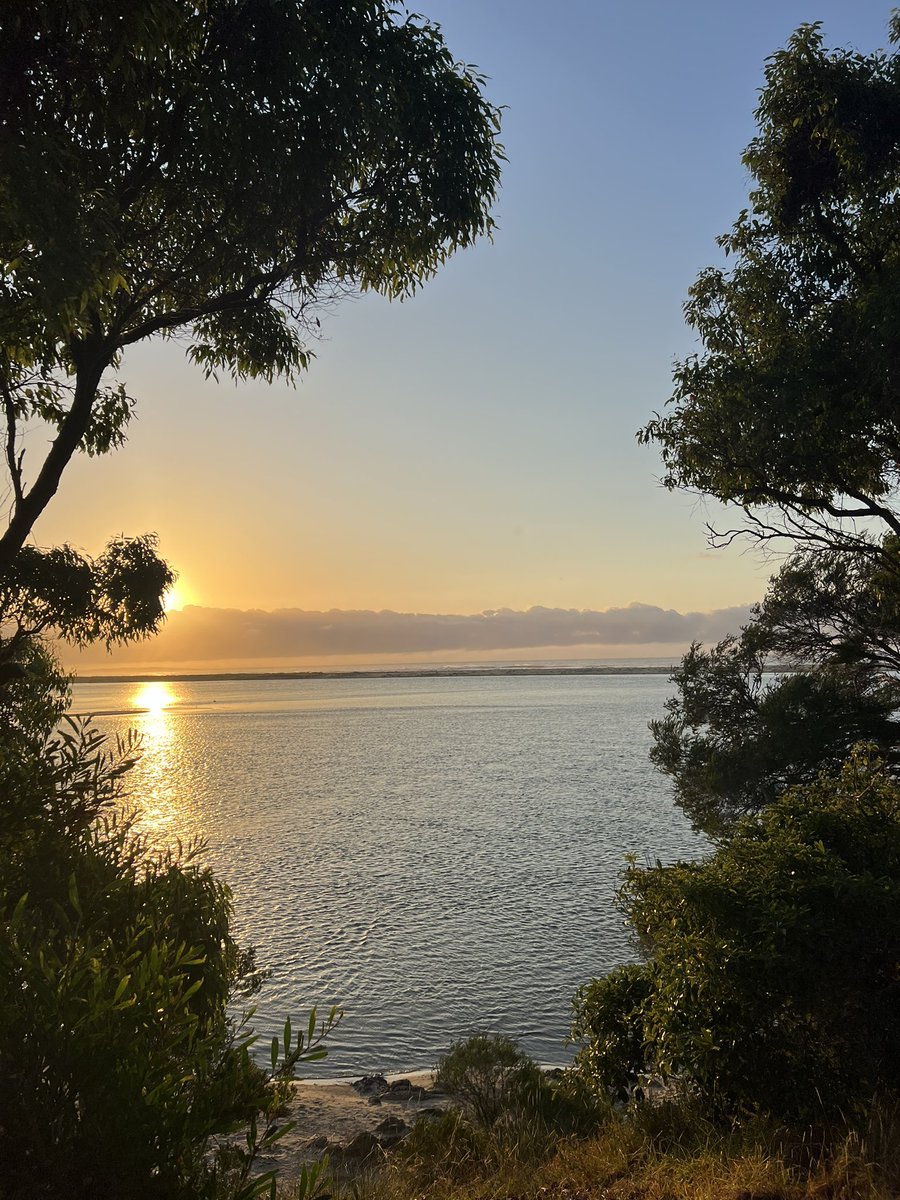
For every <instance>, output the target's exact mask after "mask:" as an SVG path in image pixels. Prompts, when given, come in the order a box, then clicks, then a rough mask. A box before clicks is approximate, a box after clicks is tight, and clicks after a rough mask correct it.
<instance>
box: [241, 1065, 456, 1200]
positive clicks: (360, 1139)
mask: <svg viewBox="0 0 900 1200" xmlns="http://www.w3.org/2000/svg"><path fill="white" fill-rule="evenodd" d="M369 1078H370V1079H371V1080H372V1082H371V1083H370V1084H369V1085H368V1086H365V1085H363V1086H362V1087H361V1086H360V1081H354V1083H321V1082H312V1081H303V1080H301V1081H299V1082H297V1083H296V1084H295V1085H294V1097H293V1100H292V1101H291V1104H290V1110H289V1112H288V1115H287V1117H286V1118H285V1119H286V1120H289V1121H295V1122H296V1124H295V1126H294V1128H293V1129H292V1130H291V1132H290V1133H288V1134H286V1135H285V1136H284V1137H283V1138H281V1139H280V1140H279V1141H278V1142H276V1143H275V1145H274V1146H273V1147H272V1150H271V1152H270V1153H269V1154H268V1155H266V1156H265V1157H264V1158H262V1157H261V1158H260V1159H259V1161H258V1168H259V1169H260V1170H266V1171H267V1170H271V1169H273V1168H275V1169H277V1170H278V1171H279V1172H281V1173H282V1174H283V1176H284V1177H286V1178H289V1177H290V1175H291V1174H292V1173H294V1172H295V1171H298V1170H299V1169H300V1167H301V1166H302V1164H303V1163H305V1162H312V1161H315V1160H316V1159H319V1158H321V1157H322V1155H323V1154H328V1156H329V1159H330V1161H331V1163H332V1165H333V1166H334V1167H336V1168H338V1169H340V1167H341V1166H342V1165H343V1166H344V1167H346V1168H347V1169H353V1168H356V1167H358V1166H359V1165H360V1164H361V1163H362V1162H364V1161H366V1160H367V1159H369V1158H370V1157H374V1156H377V1155H378V1154H380V1153H383V1150H384V1149H385V1148H389V1147H390V1146H391V1145H392V1144H395V1143H396V1142H397V1141H399V1140H400V1139H401V1138H402V1137H403V1135H404V1134H405V1133H406V1132H407V1130H408V1129H409V1128H410V1127H411V1126H412V1125H414V1124H415V1122H416V1121H417V1120H422V1119H426V1120H427V1119H428V1118H429V1117H435V1116H439V1115H440V1113H441V1112H442V1111H443V1110H444V1109H446V1108H447V1107H449V1103H450V1101H449V1099H448V1097H447V1096H446V1095H444V1094H442V1093H440V1092H438V1091H436V1090H435V1088H434V1079H433V1076H432V1073H431V1072H430V1071H420V1072H417V1073H413V1074H408V1075H388V1076H386V1077H384V1076H381V1077H379V1076H373V1077H369ZM381 1079H383V1080H384V1085H385V1086H383V1085H382V1084H381V1082H380V1080H381Z"/></svg>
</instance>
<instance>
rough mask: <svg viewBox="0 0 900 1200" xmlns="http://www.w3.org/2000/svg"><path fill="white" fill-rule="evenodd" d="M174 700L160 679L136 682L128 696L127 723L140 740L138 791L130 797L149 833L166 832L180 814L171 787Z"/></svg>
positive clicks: (175, 744)
mask: <svg viewBox="0 0 900 1200" xmlns="http://www.w3.org/2000/svg"><path fill="white" fill-rule="evenodd" d="M178 702H179V696H178V693H177V692H176V691H175V689H174V688H173V687H172V685H171V684H169V683H165V682H163V681H161V680H152V681H149V682H147V683H142V684H140V686H139V687H138V688H137V689H136V690H135V692H134V693H133V695H132V696H131V705H132V708H133V709H134V717H133V720H132V722H131V723H132V725H133V727H134V729H135V731H136V732H137V733H138V735H139V737H140V740H141V762H140V769H139V772H138V777H137V779H136V781H135V782H138V781H139V790H138V791H137V792H136V793H135V794H134V795H133V797H132V798H133V800H134V801H135V803H136V805H137V807H138V809H139V810H140V813H141V819H140V824H141V825H142V826H143V827H144V829H145V830H146V831H147V832H149V833H152V834H159V835H165V834H170V833H171V832H172V829H173V823H174V827H175V828H177V822H178V819H179V817H180V816H181V815H183V814H180V813H179V807H180V806H179V803H178V795H177V789H176V787H175V786H174V777H175V775H176V774H177V772H176V760H177V757H178V750H179V739H178V731H177V728H176V722H175V720H174V713H173V711H172V709H173V706H175V705H177V704H178Z"/></svg>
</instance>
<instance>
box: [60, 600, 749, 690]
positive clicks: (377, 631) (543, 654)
mask: <svg viewBox="0 0 900 1200" xmlns="http://www.w3.org/2000/svg"><path fill="white" fill-rule="evenodd" d="M749 616H750V606H749V605H741V606H734V607H731V608H726V609H716V610H712V611H710V612H688V613H680V612H677V611H676V610H674V609H663V608H660V607H659V606H656V605H649V604H640V603H633V604H630V605H627V606H625V607H623V608H610V609H606V610H603V611H597V610H591V609H561V608H546V607H541V606H533V607H531V608H529V609H525V610H516V609H509V608H502V609H492V610H487V611H485V612H480V613H471V614H452V613H409V612H408V613H400V612H394V611H391V610H381V611H377V612H376V611H374V610H359V609H357V610H340V609H330V610H327V611H316V610H305V609H299V608H291V609H276V610H271V611H266V610H262V609H223V608H212V607H208V606H202V605H187V606H186V607H184V608H183V609H180V610H177V611H172V612H170V613H169V614H168V616H167V619H166V623H165V625H164V627H163V629H162V631H161V632H160V633H159V634H158V635H157V636H156V637H155V638H151V639H148V640H146V641H143V642H138V643H133V644H131V645H128V646H123V647H118V648H115V649H113V650H112V651H107V650H106V649H105V648H104V647H103V646H102V645H97V644H95V645H92V646H88V647H86V648H85V649H84V650H82V651H80V652H79V651H76V650H73V649H72V648H71V647H67V646H60V657H61V659H62V661H63V664H64V666H65V667H66V668H67V669H74V670H77V671H80V672H82V673H88V674H89V673H97V674H102V673H104V672H106V673H115V672H123V671H127V672H130V673H133V672H134V671H136V670H140V669H143V668H148V669H153V670H154V671H159V670H166V671H185V672H191V673H194V672H197V671H202V672H215V671H283V670H295V669H296V670H302V669H326V670H327V669H333V668H342V669H343V668H347V667H355V666H358V667H360V668H366V667H371V668H379V667H380V668H384V667H386V666H390V665H391V664H396V665H398V666H402V665H413V664H421V665H440V664H446V665H452V664H460V663H479V662H481V663H501V662H509V661H511V660H513V659H517V658H521V659H525V660H526V661H533V662H541V661H584V660H598V661H599V660H603V661H607V660H610V659H628V658H651V659H652V658H677V657H678V656H679V655H680V654H681V653H683V652H684V650H685V649H686V648H687V646H688V645H689V644H690V643H691V642H692V641H704V642H715V641H719V640H720V639H721V638H723V637H725V636H727V635H728V634H731V633H737V632H738V631H739V629H740V627H741V625H743V624H744V623H745V622H746V621H747V620H748V619H749Z"/></svg>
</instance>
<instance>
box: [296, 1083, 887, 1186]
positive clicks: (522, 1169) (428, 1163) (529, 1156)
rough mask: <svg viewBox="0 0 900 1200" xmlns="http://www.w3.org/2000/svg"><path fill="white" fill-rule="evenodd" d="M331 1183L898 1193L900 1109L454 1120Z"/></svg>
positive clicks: (674, 1110) (673, 1111)
mask: <svg viewBox="0 0 900 1200" xmlns="http://www.w3.org/2000/svg"><path fill="white" fill-rule="evenodd" d="M826 1145H827V1147H828V1148H827V1149H825V1148H823V1147H825V1146H826ZM329 1190H330V1194H331V1195H332V1196H334V1197H335V1200H897V1198H898V1197H900V1108H898V1107H897V1106H896V1105H892V1106H882V1107H880V1108H877V1109H874V1110H873V1112H872V1113H871V1114H870V1117H869V1119H868V1120H867V1121H866V1122H865V1123H864V1124H863V1125H862V1126H861V1128H860V1129H859V1130H857V1131H855V1132H849V1133H847V1132H844V1133H842V1134H841V1133H838V1132H836V1131H830V1132H828V1131H822V1130H819V1131H817V1132H816V1133H815V1134H813V1133H808V1134H806V1135H786V1134H785V1133H784V1132H781V1133H779V1132H777V1131H773V1130H771V1129H768V1128H766V1127H764V1126H755V1127H751V1128H741V1129H733V1130H730V1131H728V1132H726V1133H722V1132H721V1131H716V1130H714V1129H713V1127H712V1126H709V1125H708V1124H706V1123H704V1122H703V1121H701V1120H698V1119H697V1118H695V1117H693V1116H692V1115H691V1114H690V1113H686V1112H685V1111H684V1110H683V1109H682V1110H680V1109H678V1108H676V1107H675V1106H670V1107H669V1109H668V1110H667V1111H662V1112H661V1111H659V1110H656V1111H655V1112H651V1113H648V1112H647V1111H646V1110H645V1111H644V1112H639V1113H637V1114H633V1115H631V1116H628V1117H619V1116H610V1117H608V1118H607V1119H606V1120H605V1121H604V1122H603V1123H602V1125H601V1126H600V1128H599V1129H598V1130H597V1131H596V1132H595V1133H594V1134H593V1135H592V1136H590V1137H585V1138H573V1137H558V1136H556V1135H554V1134H553V1132H552V1130H549V1129H548V1128H547V1127H546V1125H543V1124H536V1123H531V1124H530V1125H529V1123H528V1122H522V1123H520V1125H519V1127H517V1128H509V1129H506V1130H503V1131H502V1132H496V1131H484V1130H478V1129H473V1127H472V1126H470V1125H468V1123H466V1122H463V1121H460V1120H458V1119H454V1118H450V1117H448V1118H445V1119H444V1120H443V1121H441V1122H437V1123H435V1125H433V1126H432V1127H431V1128H430V1129H429V1130H427V1131H424V1130H423V1131H422V1133H420V1134H419V1135H417V1136H415V1137H414V1138H413V1139H412V1140H411V1142H410V1143H409V1144H408V1145H407V1146H406V1147H405V1148H404V1149H403V1150H402V1152H400V1153H394V1154H393V1155H392V1156H391V1157H389V1158H388V1159H387V1160H386V1162H385V1163H384V1164H382V1165H381V1166H380V1167H379V1168H378V1169H377V1170H372V1171H370V1172H369V1173H368V1174H363V1175H360V1176H359V1177H357V1178H356V1179H354V1180H352V1181H350V1182H344V1183H340V1184H336V1185H335V1186H333V1187H331V1188H330V1189H329ZM282 1194H283V1195H284V1197H288V1196H290V1195H291V1194H292V1192H291V1191H290V1190H284V1192H283V1193H282Z"/></svg>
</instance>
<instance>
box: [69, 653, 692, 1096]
mask: <svg viewBox="0 0 900 1200" xmlns="http://www.w3.org/2000/svg"><path fill="white" fill-rule="evenodd" d="M142 688H143V690H142ZM148 689H149V690H148ZM670 690H671V684H670V683H669V681H668V679H667V678H666V677H665V676H661V675H614V676H587V677H557V676H542V677H521V678H438V679H427V678H424V679H423V678H416V679H324V680H271V681H256V680H236V681H229V682H213V681H203V682H198V683H172V684H160V683H156V684H148V685H136V684H79V685H77V686H76V688H75V693H74V702H73V708H74V709H75V711H77V712H102V713H105V714H107V715H105V716H102V717H99V718H97V722H98V724H99V725H100V726H101V727H103V728H105V729H109V730H110V731H111V732H113V731H115V732H124V731H125V730H126V729H127V728H128V727H133V728H136V729H137V731H138V732H139V733H140V734H141V736H142V738H143V747H144V754H143V758H142V761H141V762H140V764H139V766H138V767H137V768H136V769H135V771H134V772H132V774H131V777H130V788H131V792H132V799H133V800H134V801H135V802H136V803H137V804H138V805H139V807H140V808H141V810H142V813H143V818H142V820H143V823H144V825H145V826H146V827H147V828H149V829H151V830H152V831H154V832H155V833H156V834H157V835H158V836H159V837H160V838H164V839H167V840H170V841H171V840H173V839H175V838H180V839H182V840H189V839H190V838H192V837H203V838H206V839H207V840H208V844H209V848H208V851H207V854H208V859H209V862H210V864H211V865H212V866H213V867H214V868H215V870H216V871H217V872H218V873H219V874H220V875H221V876H222V877H223V878H225V879H226V880H227V881H228V883H229V884H230V885H231V887H232V889H233V893H234V903H235V910H236V919H237V925H238V929H239V931H240V934H241V936H242V938H243V939H244V940H247V941H250V942H252V943H253V944H254V945H255V946H256V947H257V950H258V955H259V961H260V964H261V965H262V966H265V967H266V968H268V969H269V970H270V971H271V977H270V979H269V981H268V982H267V983H266V984H265V986H264V989H263V991H262V993H261V994H260V996H259V997H258V998H257V999H256V1001H255V1003H256V1004H257V1013H256V1017H255V1020H254V1024H255V1027H256V1028H257V1030H258V1031H259V1033H260V1034H261V1036H262V1038H263V1039H267V1038H269V1037H271V1035H272V1034H273V1033H275V1032H278V1031H279V1030H280V1028H281V1026H282V1024H283V1021H284V1017H285V1016H286V1015H287V1014H288V1013H289V1014H290V1015H291V1016H292V1017H293V1018H295V1019H296V1018H300V1017H302V1016H303V1014H305V1013H306V1012H308V1010H309V1007H310V1006H311V1005H312V1004H318V1005H319V1006H320V1008H321V1007H327V1006H329V1005H331V1004H339V1005H341V1006H342V1007H343V1008H344V1010H345V1012H346V1016H345V1018H344V1021H343V1024H342V1026H341V1028H340V1030H339V1031H338V1032H337V1033H336V1034H335V1035H334V1036H333V1038H332V1039H331V1043H330V1053H329V1057H328V1059H327V1060H325V1061H324V1062H323V1063H321V1064H316V1066H315V1067H314V1068H311V1069H310V1071H309V1073H310V1074H315V1075H320V1076H323V1077H327V1076H332V1077H333V1076H347V1075H354V1074H357V1073H362V1072H365V1071H373V1070H382V1071H389V1070H392V1071H393V1070H412V1069H415V1068H419V1067H429V1066H431V1065H433V1063H434V1061H435V1059H436V1058H437V1056H438V1055H439V1054H440V1053H441V1052H442V1051H443V1050H444V1049H446V1047H447V1046H448V1045H449V1043H450V1042H451V1041H453V1040H454V1039H456V1038H459V1037H462V1036H465V1035H467V1034H469V1033H471V1032H475V1031H481V1030H490V1031H500V1032H503V1033H507V1034H510V1035H512V1036H513V1037H516V1038H518V1039H519V1040H520V1041H521V1043H522V1045H523V1047H524V1048H525V1049H526V1050H527V1051H528V1052H529V1053H531V1054H533V1055H534V1056H535V1057H536V1058H538V1059H539V1060H541V1061H544V1062H560V1061H564V1059H565V1057H566V1050H565V1047H564V1040H565V1036H566V1033H567V1030H568V1027H569V1020H570V1007H571V999H572V995H573V993H574V991H575V989H576V988H577V987H578V986H579V985H580V984H582V983H584V982H585V981H586V980H587V979H589V978H591V977H592V976H594V975H597V974H599V973H602V972H604V971H606V970H608V969H610V968H611V967H613V966H615V965H617V964H619V963H622V962H624V961H627V960H628V959H631V958H634V957H635V950H634V947H633V945H632V943H631V941H630V939H629V935H628V931H627V929H626V928H625V927H624V924H623V919H622V916H621V914H620V913H619V911H618V910H617V908H616V906H615V903H614V895H615V888H616V882H617V878H618V875H619V872H620V870H621V868H622V865H623V862H624V859H625V856H626V854H635V855H637V858H638V860H639V861H640V860H655V859H657V858H660V859H662V860H664V861H666V860H672V859H674V858H676V857H685V856H690V857H693V856H695V855H696V854H698V853H699V852H701V850H702V843H701V842H700V840H699V839H698V838H697V837H696V836H695V835H694V834H693V833H692V832H691V830H690V828H689V827H688V825H687V822H686V821H685V820H684V818H683V817H682V816H681V814H680V813H679V811H678V810H677V809H676V808H675V807H674V806H673V804H672V801H671V798H670V789H669V786H668V784H667V783H666V782H665V781H664V780H663V779H662V778H661V777H660V776H659V775H657V774H656V772H655V771H654V770H653V769H652V768H651V766H650V764H649V763H648V761H647V750H648V747H649V742H650V735H649V733H648V731H647V722H648V721H649V720H650V719H652V718H653V717H654V716H658V715H659V714H660V712H661V710H662V705H663V702H664V701H665V699H666V697H667V695H668V694H669V692H670Z"/></svg>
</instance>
